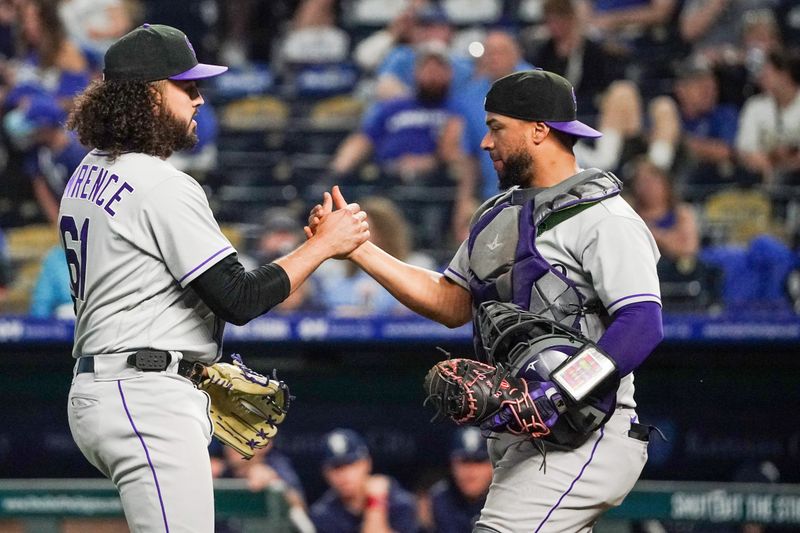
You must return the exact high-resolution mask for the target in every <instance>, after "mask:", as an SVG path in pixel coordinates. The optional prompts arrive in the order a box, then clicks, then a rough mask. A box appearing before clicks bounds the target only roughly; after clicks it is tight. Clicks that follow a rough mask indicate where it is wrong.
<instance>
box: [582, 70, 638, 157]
mask: <svg viewBox="0 0 800 533" xmlns="http://www.w3.org/2000/svg"><path fill="white" fill-rule="evenodd" d="M642 116H643V115H642V96H641V94H640V93H639V89H638V88H637V87H636V84H635V83H633V82H631V81H628V80H617V81H615V82H613V83H612V84H611V85H610V86H609V87H608V89H607V90H606V92H605V94H603V96H602V97H601V98H600V114H599V116H598V118H597V126H598V129H599V130H600V132H601V133H602V134H603V136H602V137H600V138H598V139H594V141H593V143H590V142H589V140H588V139H580V140H578V142H577V143H576V144H575V146H574V152H575V157H576V159H577V161H578V164H579V165H580V166H581V167H582V168H590V167H596V168H606V169H609V170H611V171H612V172H614V171H617V169H619V168H621V167H622V165H623V164H624V163H625V162H626V161H627V160H628V159H629V158H630V157H633V156H632V155H630V154H632V153H638V152H641V151H643V150H644V148H643V146H644V145H645V144H646V140H645V139H644V132H643V127H642Z"/></svg>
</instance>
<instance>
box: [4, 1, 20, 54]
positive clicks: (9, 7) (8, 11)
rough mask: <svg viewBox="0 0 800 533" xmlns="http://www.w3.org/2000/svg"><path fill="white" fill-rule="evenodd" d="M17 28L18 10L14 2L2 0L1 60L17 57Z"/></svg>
mask: <svg viewBox="0 0 800 533" xmlns="http://www.w3.org/2000/svg"><path fill="white" fill-rule="evenodd" d="M16 26H17V10H16V9H15V7H14V3H13V0H0V58H2V59H4V60H5V59H9V58H12V57H14V56H15V55H16V52H17V50H16V42H15V35H14V34H15V29H16Z"/></svg>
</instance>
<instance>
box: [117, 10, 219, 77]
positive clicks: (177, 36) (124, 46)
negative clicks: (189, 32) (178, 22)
mask: <svg viewBox="0 0 800 533" xmlns="http://www.w3.org/2000/svg"><path fill="white" fill-rule="evenodd" d="M104 61H105V68H104V69H103V78H104V79H105V80H106V81H148V82H149V81H157V80H167V79H169V80H199V79H203V78H210V77H212V76H218V75H220V74H222V73H223V72H225V71H226V70H228V67H223V66H221V65H206V64H204V63H199V62H198V61H197V55H196V54H195V53H194V48H193V47H192V43H190V42H189V39H188V38H187V37H186V34H184V33H183V32H182V31H180V30H179V29H176V28H173V27H172V26H165V25H162V24H143V25H141V26H139V27H138V28H136V29H135V30H133V31H131V32H130V33H128V34H126V35H123V36H122V37H120V39H119V40H118V41H117V42H115V43H114V44H112V45H111V47H110V48H109V49H108V51H107V52H106V55H105V60H104Z"/></svg>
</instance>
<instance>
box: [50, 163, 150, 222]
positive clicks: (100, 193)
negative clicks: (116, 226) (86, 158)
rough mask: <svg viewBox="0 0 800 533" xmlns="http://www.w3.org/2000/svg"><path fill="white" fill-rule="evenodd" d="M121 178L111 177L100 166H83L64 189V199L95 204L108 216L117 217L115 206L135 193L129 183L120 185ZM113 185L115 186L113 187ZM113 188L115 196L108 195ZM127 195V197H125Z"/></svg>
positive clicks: (124, 182) (76, 171) (114, 175)
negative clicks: (108, 191)
mask: <svg viewBox="0 0 800 533" xmlns="http://www.w3.org/2000/svg"><path fill="white" fill-rule="evenodd" d="M119 181H120V177H119V176H117V175H116V174H113V173H112V174H111V175H109V171H108V170H106V169H104V168H103V167H101V166H98V165H81V166H80V167H78V168H77V169H76V170H75V172H74V173H73V174H72V177H71V178H70V179H69V181H68V182H67V186H66V188H65V189H64V198H76V199H80V200H86V201H87V202H94V204H95V205H97V206H98V207H102V208H103V211H105V212H106V213H107V214H108V215H110V216H112V217H113V216H114V215H116V214H117V213H116V211H114V204H115V203H117V202H120V201H122V200H123V199H124V198H126V197H127V195H128V194H130V193H132V192H133V190H134V189H133V186H132V185H131V184H129V183H128V182H127V181H123V182H122V183H121V184H120V183H119ZM112 184H113V185H112ZM109 187H111V190H113V191H114V193H113V194H109V195H106V191H107V190H108V189H109ZM123 195H125V196H123Z"/></svg>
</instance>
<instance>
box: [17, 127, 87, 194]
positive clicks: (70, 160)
mask: <svg viewBox="0 0 800 533" xmlns="http://www.w3.org/2000/svg"><path fill="white" fill-rule="evenodd" d="M68 135H69V140H70V142H69V144H67V146H66V147H64V148H63V149H62V150H61V151H59V152H54V151H53V150H52V149H51V148H49V147H47V146H38V147H36V148H33V149H32V150H31V151H30V152H28V154H27V155H26V157H25V162H24V163H23V165H24V167H23V168H24V171H25V174H26V175H28V176H30V177H31V178H32V179H36V178H43V179H44V181H45V183H47V187H48V188H49V189H50V190H51V191H52V192H53V194H54V195H55V197H56V198H61V195H62V194H63V192H64V187H65V186H66V184H67V181H68V180H69V178H70V176H72V173H73V172H74V171H75V169H76V168H78V166H79V165H80V163H81V161H83V158H84V156H85V155H86V154H87V153H88V152H89V150H88V149H87V148H86V147H85V146H83V145H82V144H81V143H80V142H78V139H77V137H76V136H75V134H74V133H73V132H68Z"/></svg>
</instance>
